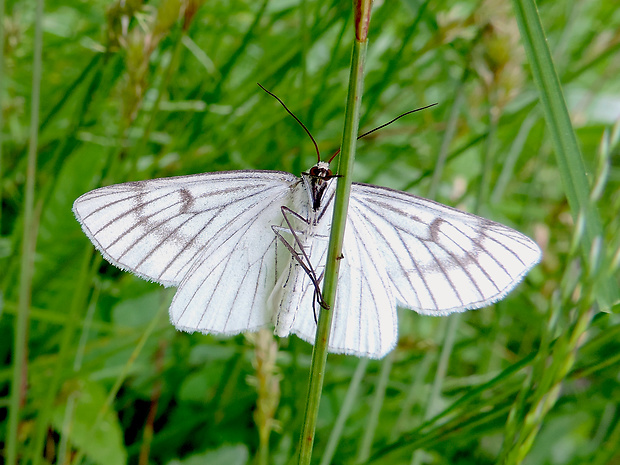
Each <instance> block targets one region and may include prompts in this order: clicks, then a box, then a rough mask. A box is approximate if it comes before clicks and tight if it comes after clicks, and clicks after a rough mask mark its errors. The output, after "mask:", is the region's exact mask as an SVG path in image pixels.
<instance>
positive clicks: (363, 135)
mask: <svg viewBox="0 0 620 465" xmlns="http://www.w3.org/2000/svg"><path fill="white" fill-rule="evenodd" d="M435 105H437V104H436V103H431V104H430V105H426V106H425V107H422V108H416V109H415V110H409V111H406V112H405V113H403V114H402V115H398V116H397V117H396V118H394V119H393V120H391V121H388V122H387V123H385V124H382V125H381V126H377V127H376V128H374V129H371V130H370V131H368V132H365V133H364V134H362V135H360V136H357V140H360V139H361V138H362V137H366V136H367V135H368V134H372V133H373V132H375V131H378V130H379V129H383V128H384V127H386V126H389V125H390V124H392V123H393V122H394V121H397V120H399V119H401V118H402V117H403V116H407V115H410V114H411V113H415V112H416V111H421V110H426V109H427V108H430V107H434V106H435ZM339 153H340V149H338V150H337V151H336V153H334V154H333V155H332V156H331V158H330V159H329V160H328V161H327V163H331V162H332V160H333V159H334V158H336V155H338V154H339Z"/></svg>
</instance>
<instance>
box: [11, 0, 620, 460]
mask: <svg viewBox="0 0 620 465" xmlns="http://www.w3.org/2000/svg"><path fill="white" fill-rule="evenodd" d="M31 6H32V4H31V3H29V2H16V3H13V2H6V4H5V8H6V11H4V22H3V33H4V36H5V41H4V44H3V45H4V46H3V49H2V50H3V53H4V62H3V63H2V68H0V69H2V72H3V75H2V79H0V83H2V86H3V88H2V89H1V92H2V95H1V97H2V98H1V101H2V121H3V123H4V124H3V126H2V135H1V137H0V140H1V141H2V144H3V145H2V159H1V160H0V161H1V163H2V164H1V168H2V179H1V183H2V184H1V186H0V193H1V196H2V199H1V200H2V205H1V207H2V208H1V211H2V215H1V217H0V283H1V286H2V287H1V291H2V294H1V295H2V301H0V305H1V307H0V309H1V312H2V313H1V318H0V325H1V329H2V333H1V334H2V335H4V337H1V338H0V351H1V353H2V354H3V360H5V367H4V369H3V370H2V371H0V385H1V386H2V392H3V395H4V397H3V398H2V399H1V400H0V412H1V413H0V418H2V423H0V438H6V439H5V440H4V448H3V454H4V455H3V457H4V459H5V462H6V463H15V460H17V461H18V462H19V463H52V462H56V463H60V461H62V460H64V461H65V463H78V462H79V461H82V463H102V464H103V463H106V464H109V463H125V462H131V463H148V462H151V463H165V464H172V463H193V461H202V462H205V463H232V464H236V463H239V464H244V463H250V462H251V461H255V460H259V458H260V460H262V463H274V464H287V463H295V460H296V458H295V457H296V452H297V451H296V449H297V444H298V438H299V434H300V431H301V430H302V421H303V409H304V405H305V402H306V393H307V379H308V372H309V366H310V356H311V352H312V347H310V346H309V345H308V344H306V343H304V342H302V341H300V340H298V339H297V338H295V337H291V338H288V339H277V340H275V339H274V340H270V339H269V338H266V339H259V338H246V337H245V336H237V337H233V338H217V337H213V336H204V335H196V334H195V335H188V334H183V333H177V332H176V331H175V330H174V328H173V327H172V326H171V325H170V324H169V322H168V321H167V318H166V317H165V316H163V313H165V310H166V308H167V307H168V304H169V301H170V299H171V293H170V292H169V291H167V290H164V289H163V288H160V287H159V286H157V285H155V284H152V283H147V282H144V281H142V280H140V279H138V278H135V277H133V276H131V275H129V274H127V273H124V272H121V271H119V270H117V269H115V268H114V267H112V266H110V265H108V264H106V263H105V262H103V261H102V260H101V258H100V257H99V256H98V255H97V254H96V253H94V252H93V250H92V246H91V245H90V243H89V242H88V240H87V239H86V237H84V235H83V234H82V232H81V230H80V228H79V226H78V224H77V222H76V221H75V219H74V218H73V217H72V214H71V204H72V202H73V200H74V199H75V198H77V197H78V196H79V195H80V194H82V193H84V192H86V191H88V190H90V189H92V188H95V187H97V186H99V185H102V184H109V183H115V182H124V181H129V180H135V179H147V178H153V177H161V176H171V175H180V174H188V173H198V172H205V171H218V170H230V169H277V170H284V171H290V172H294V173H300V172H301V171H303V170H306V169H307V168H308V167H309V166H311V165H312V164H313V163H314V154H313V151H312V146H311V142H310V141H309V140H308V139H307V137H306V136H305V134H304V133H303V131H302V130H300V128H299V127H298V126H297V125H296V124H295V123H294V122H293V121H291V119H290V117H289V116H288V115H287V114H286V113H285V112H284V111H282V109H281V108H279V106H278V104H277V103H275V102H273V100H272V99H270V98H267V97H266V96H265V95H264V93H263V92H262V91H260V89H258V88H257V86H256V82H260V83H261V84H263V85H264V86H265V87H266V88H268V89H270V90H272V91H274V92H275V93H276V94H277V95H278V96H279V97H281V98H282V99H283V100H284V101H285V102H286V103H287V105H288V106H289V107H290V108H291V109H292V110H293V111H294V112H295V113H296V114H297V115H298V116H299V117H300V118H301V119H302V120H303V121H304V123H305V124H306V125H307V126H308V127H309V128H310V130H311V131H312V133H313V135H314V137H315V138H316V139H317V141H319V146H320V148H321V150H322V151H323V152H324V153H325V154H331V153H333V152H334V151H335V150H336V149H337V148H338V147H339V146H340V144H341V137H342V132H343V115H344V111H345V98H346V93H347V85H348V76H349V71H350V70H349V66H350V57H351V48H352V40H353V34H352V28H353V18H352V17H351V5H350V4H349V3H348V2H336V1H333V2H327V3H326V2H316V1H312V0H305V1H304V2H302V3H297V2H281V1H277V2H276V1H271V2H266V1H265V2H261V3H252V2H243V1H240V0H233V1H226V2H223V1H220V2H218V1H215V2H204V4H203V2H198V1H186V2H183V3H179V2H178V1H177V0H162V1H160V2H155V3H148V4H139V3H138V2H123V3H121V2H116V3H112V4H110V5H103V6H102V5H101V4H99V3H96V2H64V3H63V4H62V5H60V4H55V3H50V2H46V3H45V11H44V21H43V22H42V24H43V26H44V29H43V31H44V32H43V36H42V39H37V38H36V35H35V30H36V28H35V16H34V15H33V14H31V13H30V11H31ZM106 8H107V10H106ZM537 14H539V15H540V16H539V17H540V23H537V21H538V19H537V18H538V16H537ZM618 21H619V20H618V19H617V15H614V6H613V5H607V4H605V2H590V3H587V2H585V3H583V2H582V3H562V2H546V3H544V4H542V5H540V9H539V10H538V11H537V10H536V9H535V8H534V5H533V4H531V3H529V2H518V1H516V0H515V2H514V7H513V8H512V9H511V8H510V5H506V3H505V2H493V1H485V2H473V1H461V2H457V3H454V2H449V3H445V4H437V3H434V2H390V3H389V5H388V3H387V2H386V3H384V4H379V3H377V5H375V9H374V11H373V19H372V21H371V24H370V31H369V44H368V49H367V58H366V70H367V71H366V77H365V80H366V84H365V89H366V90H365V92H364V96H363V100H362V106H361V115H360V116H361V124H360V127H361V128H362V129H366V128H371V127H374V126H376V125H378V124H381V123H383V122H385V121H387V120H389V119H391V118H392V117H394V116H396V115H398V114H400V113H401V112H404V111H407V110H410V109H413V108H416V107H420V106H423V105H426V104H429V103H434V102H439V105H438V106H437V107H433V109H431V110H427V111H425V112H422V113H417V114H415V115H412V116H410V117H407V118H405V119H402V120H399V121H398V122H397V123H395V124H394V125H392V126H390V127H388V128H386V129H384V130H382V131H380V132H378V133H376V134H373V137H371V138H369V139H368V140H362V141H360V142H359V143H358V146H357V156H356V160H357V163H356V166H355V171H354V180H355V181H362V182H370V183H373V184H379V185H384V186H389V187H392V188H396V189H407V190H409V191H411V192H413V193H416V194H420V195H427V194H428V193H429V192H430V193H431V194H432V197H433V198H434V199H435V200H438V201H441V202H443V203H446V204H449V205H453V206H458V207H460V208H464V209H468V210H470V211H474V210H476V211H477V212H478V213H479V214H481V215H483V216H486V217H489V218H492V219H494V220H497V221H501V222H503V223H506V224H509V225H511V226H513V227H515V228H517V229H519V230H521V231H523V232H524V233H526V234H528V235H530V236H532V237H534V238H535V239H536V240H537V242H538V243H539V244H540V245H541V248H543V252H544V258H543V262H542V263H541V264H540V265H539V266H538V267H536V268H535V269H534V270H533V271H532V272H531V273H530V274H529V275H528V276H527V277H526V279H525V281H524V282H523V283H522V284H521V285H520V286H519V287H518V288H517V289H516V290H515V291H514V292H513V293H511V294H510V295H509V296H508V297H507V298H506V299H505V300H503V301H501V302H499V303H497V304H496V305H494V306H493V307H491V308H487V309H482V310H478V311H474V312H468V313H466V314H463V315H462V316H461V317H460V321H459V322H458V325H456V323H455V322H450V320H447V319H441V318H430V317H423V316H420V315H417V314H415V313H413V312H410V311H401V312H400V313H399V319H400V321H399V335H400V341H399V345H398V347H397V348H396V349H395V351H394V352H393V353H392V354H391V355H390V358H389V359H386V360H383V361H368V362H363V363H361V362H360V361H359V360H358V359H357V358H355V357H346V356H329V357H328V360H327V366H326V369H325V372H324V376H325V378H324V383H323V390H322V401H321V405H320V409H319V413H318V417H317V422H316V425H317V430H316V437H315V443H314V453H313V463H319V462H320V463H356V462H357V463H387V462H388V461H389V463H412V461H417V463H437V464H444V463H445V464H448V463H451V464H453V463H462V464H469V463H471V464H474V463H475V464H484V463H506V464H513V463H526V464H573V463H574V464H581V463H594V464H597V465H598V464H608V463H615V462H617V461H618V460H619V459H620V456H619V453H618V450H617V448H615V447H614V444H616V443H617V440H618V437H620V429H619V427H618V424H620V421H619V419H620V418H619V417H620V412H619V411H618V409H617V401H616V400H615V399H618V398H619V397H620V392H619V388H618V383H617V373H618V367H619V366H620V357H619V356H618V354H619V353H620V344H619V342H618V340H619V339H618V334H619V333H620V324H619V323H620V322H619V321H618V317H617V314H615V313H604V312H601V311H600V309H601V307H605V306H612V304H613V302H614V301H615V297H614V292H616V293H617V285H618V270H617V268H618V262H619V261H620V258H619V257H620V253H619V252H618V251H619V250H620V235H619V234H618V231H619V230H620V224H619V222H620V219H619V218H618V215H617V212H618V211H620V189H619V182H618V181H619V179H620V177H619V175H618V170H617V168H616V166H617V165H618V163H617V160H618V154H619V153H620V143H619V134H620V131H619V130H618V126H617V125H615V126H614V124H615V122H616V119H617V118H618V114H619V113H620V112H619V111H618V110H617V106H616V104H615V102H616V101H617V95H618V94H619V93H620V88H619V86H618V81H617V79H616V78H615V77H616V76H617V74H618V66H619V63H620V60H619V56H618V55H619V53H620V52H619V45H618V41H617V35H616V31H617V30H619V29H620V25H619V24H618ZM536 24H538V26H536ZM543 33H544V34H545V35H544V36H541V34H543ZM542 39H544V40H543V42H542V43H541V40H542ZM543 43H544V44H547V45H544V44H543ZM543 45H544V46H543ZM38 46H42V47H43V49H42V57H43V61H42V81H41V82H42V86H41V95H40V98H37V94H36V89H37V88H36V85H33V84H31V83H32V82H33V74H35V75H36V73H35V70H36V57H37V53H36V48H37V47H38ZM545 47H548V50H547V51H545ZM549 70H553V71H554V73H552V74H549V73H548V71H549ZM554 76H557V79H556V78H555V77H554ZM550 86H551V87H550ZM562 96H563V97H564V98H562ZM564 99H565V101H566V106H565V107H564V108H565V111H564V112H563V110H562V107H563V102H564ZM37 101H40V102H41V108H40V111H37V108H36V104H37ZM31 113H35V114H38V115H39V121H40V123H37V120H36V118H32V117H31V116H30V115H31ZM569 117H570V119H569ZM31 121H32V122H33V123H32V124H31ZM558 122H559V123H558ZM31 127H32V129H33V131H34V133H33V135H31V134H30V128H31ZM573 128H574V132H573ZM37 138H38V141H37ZM33 144H34V145H33ZM29 145H31V146H33V147H35V148H38V153H37V158H36V174H32V173H33V170H29V169H28V160H29V157H28V147H29ZM31 155H32V153H31ZM575 156H578V157H579V160H581V161H580V162H578V161H577V162H576V161H575V159H574V158H571V157H575ZM563 157H564V158H563ZM567 157H568V158H567ZM30 159H31V160H32V157H30ZM571 160H572V161H571ZM575 163H577V164H575ZM579 163H581V164H580V165H579ZM575 166H576V167H577V169H576V170H575V169H574V167H575ZM571 167H572V168H571ZM29 173H30V174H29ZM567 177H568V179H573V180H574V179H577V178H576V177H579V181H578V182H575V181H570V182H567V181H566V180H567ZM571 182H572V185H575V186H579V187H576V188H572V187H570V186H571ZM27 186H33V187H34V190H33V192H34V196H33V197H30V194H28V192H30V187H27ZM574 198H577V199H579V200H577V201H575V200H574ZM28 205H31V206H32V209H30V207H28ZM575 205H577V206H575ZM29 212H32V214H30V213H29ZM29 237H30V238H35V237H36V249H35V250H34V255H33V260H30V259H29V258H28V256H27V254H24V253H23V252H22V250H23V248H24V247H27V245H28V243H27V240H28V238H29ZM24 238H26V239H24ZM29 262H30V263H32V265H31V268H30V270H31V272H32V280H31V283H32V285H31V289H30V290H28V292H27V294H28V295H27V296H26V297H27V298H28V299H29V300H30V304H29V305H27V306H26V307H24V304H23V302H24V300H23V297H24V296H22V297H20V286H22V288H24V287H23V286H24V285H25V280H24V277H23V276H22V275H21V274H20V270H23V265H24V264H26V263H29ZM24 292H25V291H24ZM20 299H21V302H22V305H21V306H20ZM24 308H26V309H27V310H28V312H27V313H25V310H24ZM616 308H617V307H613V306H612V311H613V310H614V309H616ZM25 317H27V318H25ZM20 318H23V319H24V320H23V323H25V324H23V325H22V326H20V324H21V323H19V324H18V322H19V321H20ZM450 318H451V319H453V317H450ZM447 327H453V328H454V329H453V330H450V333H449V334H450V336H449V337H450V338H453V345H452V349H451V350H450V351H445V352H444V353H445V355H444V357H443V359H442V358H441V357H440V354H441V352H442V350H443V348H444V340H445V339H446V337H447V336H446V331H447V329H446V328H447ZM19 328H21V329H19ZM18 329H19V330H18ZM261 337H262V336H261ZM274 341H275V342H274ZM275 343H277V347H278V349H277V351H275V347H274V344H275ZM20 345H21V347H23V348H24V349H26V350H25V354H24V357H23V358H22V356H21V355H20V353H19V351H18V350H16V349H15V348H14V347H19V346H20ZM22 360H23V362H22ZM16 361H17V362H18V364H15V363H14V362H16ZM11 364H12V365H11ZM11 396H13V397H12V401H11ZM16 396H17V397H16ZM431 399H432V400H431ZM20 400H21V402H19V401H20ZM10 415H12V417H11V418H12V420H11V421H9V416H10Z"/></svg>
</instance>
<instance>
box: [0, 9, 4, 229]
mask: <svg viewBox="0 0 620 465" xmlns="http://www.w3.org/2000/svg"><path fill="white" fill-rule="evenodd" d="M3 65H4V0H0V179H2V148H3V145H4V137H3V135H2V134H3V132H4V118H3V113H4V112H3V111H2V108H3V105H2V95H4V92H3V87H4V86H3V84H4V79H3V77H4V74H2V73H3V72H4V69H3ZM0 199H2V183H1V182H0ZM1 234H2V202H0V235H1Z"/></svg>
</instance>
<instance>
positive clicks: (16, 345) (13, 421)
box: [6, 0, 43, 465]
mask: <svg viewBox="0 0 620 465" xmlns="http://www.w3.org/2000/svg"><path fill="white" fill-rule="evenodd" d="M42 56H43V0H39V1H38V2H37V6H36V12H35V46H34V55H33V59H32V61H33V67H32V103H31V107H30V140H29V144H28V162H27V163H28V165H27V172H26V194H25V201H24V231H23V236H22V256H21V270H20V277H19V306H18V310H17V317H16V318H15V333H14V336H13V360H12V362H13V376H12V381H11V400H10V409H9V425H8V435H7V439H6V450H7V451H6V457H7V460H6V463H7V464H9V465H12V464H14V463H17V431H18V429H19V419H20V412H21V405H22V399H23V396H24V395H25V384H24V374H25V370H26V366H27V351H26V347H27V345H28V331H27V330H28V312H29V310H30V302H31V295H32V277H33V274H34V253H35V243H36V237H37V236H36V231H37V228H36V224H37V223H38V222H37V221H36V219H35V211H34V202H35V192H34V187H35V181H36V167H37V149H38V145H39V108H40V103H41V98H40V97H41V76H42V70H43V59H42Z"/></svg>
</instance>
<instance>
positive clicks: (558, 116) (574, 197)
mask: <svg viewBox="0 0 620 465" xmlns="http://www.w3.org/2000/svg"><path fill="white" fill-rule="evenodd" d="M513 5H514V11H515V16H516V18H517V22H518V24H519V30H520V32H521V38H522V40H523V45H524V47H525V51H526V53H527V57H528V60H529V63H530V68H531V71H532V75H533V77H534V82H535V83H536V86H537V87H538V90H539V94H540V104H541V106H542V109H543V114H544V116H545V120H546V122H547V127H548V130H549V133H550V135H551V140H552V143H553V147H554V149H555V150H554V151H555V155H556V160H557V164H558V168H559V170H560V176H561V177H562V183H563V185H564V191H565V193H566V197H567V199H568V203H569V206H570V209H571V211H572V213H573V217H574V218H577V215H578V214H579V212H580V211H583V212H584V214H585V217H586V221H585V232H584V234H585V237H584V239H585V240H584V241H582V253H583V254H584V255H583V256H584V257H587V256H588V254H589V252H590V249H591V247H592V243H593V242H594V240H595V238H596V237H603V228H602V226H601V219H600V217H599V215H598V212H597V211H596V209H595V208H594V206H593V205H592V204H591V202H590V200H589V193H590V187H589V184H588V179H587V177H586V168H585V164H584V162H583V158H582V155H581V151H580V149H579V145H578V143H577V137H576V136H575V132H574V130H573V127H572V124H571V121H570V116H569V114H568V109H567V108H566V102H565V100H564V95H563V93H562V87H561V85H560V80H559V78H558V75H557V73H556V71H555V66H554V64H553V59H552V57H551V51H550V50H549V47H548V44H547V40H546V37H545V32H544V30H543V27H542V23H541V21H540V17H539V16H538V10H537V8H536V4H535V2H534V0H513ZM619 300H620V294H619V292H618V288H617V286H616V285H615V283H614V281H613V279H612V278H611V277H607V278H601V280H600V281H599V285H598V303H599V305H600V306H601V308H602V309H608V308H609V307H611V306H612V305H614V304H616V303H617V302H618V301H619Z"/></svg>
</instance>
